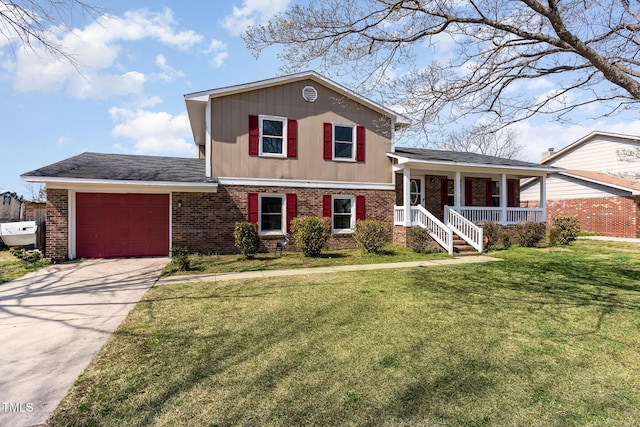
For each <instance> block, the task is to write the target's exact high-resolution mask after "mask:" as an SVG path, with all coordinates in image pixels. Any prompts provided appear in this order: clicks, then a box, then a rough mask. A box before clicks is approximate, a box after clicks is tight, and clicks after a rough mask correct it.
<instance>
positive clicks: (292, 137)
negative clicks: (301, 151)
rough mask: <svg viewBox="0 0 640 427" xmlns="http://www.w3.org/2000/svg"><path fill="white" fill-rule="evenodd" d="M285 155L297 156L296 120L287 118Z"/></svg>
mask: <svg viewBox="0 0 640 427" xmlns="http://www.w3.org/2000/svg"><path fill="white" fill-rule="evenodd" d="M287 157H289V158H296V157H298V121H297V120H293V119H288V120H287Z"/></svg>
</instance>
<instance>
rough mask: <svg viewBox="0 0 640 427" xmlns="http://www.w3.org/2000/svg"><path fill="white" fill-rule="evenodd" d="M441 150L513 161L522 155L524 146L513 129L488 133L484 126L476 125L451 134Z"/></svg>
mask: <svg viewBox="0 0 640 427" xmlns="http://www.w3.org/2000/svg"><path fill="white" fill-rule="evenodd" d="M441 148H443V149H445V150H451V151H465V152H471V153H480V154H486V155H488V156H496V157H502V158H505V159H513V158H516V157H518V156H519V155H520V154H521V153H522V149H523V148H524V145H523V144H521V143H520V142H519V141H518V132H516V131H515V130H513V129H502V130H500V131H497V132H490V131H487V130H486V129H485V128H484V125H476V126H467V127H462V128H461V129H459V130H456V131H453V132H451V133H450V134H449V135H448V137H447V139H446V141H445V143H444V144H442V146H441Z"/></svg>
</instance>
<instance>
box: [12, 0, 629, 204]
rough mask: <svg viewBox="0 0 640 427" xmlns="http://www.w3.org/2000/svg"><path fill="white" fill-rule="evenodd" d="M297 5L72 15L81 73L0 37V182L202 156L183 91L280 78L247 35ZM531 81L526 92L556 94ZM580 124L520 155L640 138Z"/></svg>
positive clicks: (552, 131)
mask: <svg viewBox="0 0 640 427" xmlns="http://www.w3.org/2000/svg"><path fill="white" fill-rule="evenodd" d="M289 3H290V0H270V1H264V0H231V1H227V2H197V3H196V2H184V1H182V2H178V1H172V0H166V1H164V2H161V3H157V2H151V1H121V0H113V1H110V2H109V3H108V6H106V7H108V8H109V15H108V16H102V17H100V18H99V22H98V23H96V22H92V21H91V20H90V19H89V18H88V17H87V18H83V17H79V18H78V17H76V18H77V20H76V21H75V22H74V23H73V24H74V25H73V28H71V29H61V30H58V31H57V37H58V39H59V40H60V42H61V43H62V45H63V47H65V48H66V49H67V50H68V51H69V52H71V53H72V54H73V55H74V56H75V57H76V59H77V61H78V63H79V64H80V66H79V70H76V69H74V68H73V67H72V66H71V65H70V64H69V63H68V62H65V61H63V60H59V59H55V58H51V57H48V56H47V55H44V54H41V55H34V54H33V53H29V52H25V51H22V50H19V49H18V50H16V51H15V54H12V53H11V50H10V49H9V46H8V44H7V42H6V40H1V39H0V99H2V102H1V103H0V117H1V118H2V119H1V123H2V126H1V127H0V147H1V149H2V156H1V157H0V158H1V159H2V166H1V167H0V189H6V190H10V191H16V192H18V193H19V194H25V196H26V195H28V189H27V188H26V184H25V183H24V182H22V181H21V180H20V178H19V175H20V174H21V173H24V172H28V171H30V170H33V169H36V168H38V167H41V166H45V165H47V164H50V163H53V162H56V161H59V160H62V159H64V158H67V157H70V156H73V155H76V154H79V153H81V152H83V151H95V152H110V153H130V154H154V155H169V156H183V157H193V156H195V153H196V149H195V145H194V144H193V140H192V136H191V131H190V128H189V124H188V120H187V116H186V111H185V104H184V100H183V95H184V94H185V93H190V92H196V91H199V90H205V89H211V88H216V87H221V86H227V85H232V84H240V83H245V82H250V81H255V80H259V79H264V78H270V77H274V76H276V75H277V74H278V66H279V63H278V61H277V58H276V53H277V52H276V50H275V49H271V50H268V51H266V52H263V53H262V54H261V56H260V59H259V60H256V59H255V58H254V56H253V54H252V52H250V51H248V50H247V49H246V47H245V45H244V42H243V41H242V39H241V38H240V33H241V32H242V31H243V30H244V29H245V28H246V27H247V26H248V25H251V24H255V23H261V22H266V20H267V19H269V18H270V17H271V16H273V14H275V13H277V12H280V11H283V10H285V9H286V8H287V7H288V6H289ZM442 50H443V51H444V50H446V46H445V44H444V43H443V45H442ZM78 71H80V72H78ZM341 83H346V84H348V82H341ZM535 85H536V86H535V87H529V88H526V90H538V91H544V90H551V89H552V88H551V86H550V84H549V82H545V81H539V82H536V83H535ZM584 113H585V114H587V113H589V112H586V111H585V112H584ZM581 123H582V124H581V125H576V124H572V125H563V124H560V123H550V122H548V121H546V120H545V119H543V118H539V119H536V120H531V121H528V122H523V123H520V124H519V125H518V126H517V130H518V131H519V132H520V136H521V138H522V139H523V142H525V144H526V149H525V150H524V151H523V153H522V155H521V157H522V158H524V159H525V160H530V161H537V160H538V159H539V155H540V152H541V151H542V150H544V149H546V148H547V147H555V148H556V149H558V148H561V147H563V146H565V145H567V144H569V143H571V142H573V141H575V140H577V139H579V138H581V137H582V136H584V135H586V134H588V133H589V132H591V131H593V130H602V131H609V132H620V133H629V134H635V135H638V134H639V133H640V121H638V120H637V117H624V116H617V117H614V118H612V119H607V120H597V121H584V122H581Z"/></svg>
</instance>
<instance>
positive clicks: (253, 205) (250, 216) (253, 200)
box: [247, 193, 258, 224]
mask: <svg viewBox="0 0 640 427" xmlns="http://www.w3.org/2000/svg"><path fill="white" fill-rule="evenodd" d="M247 221H249V222H252V223H255V224H257V223H258V193H249V194H247Z"/></svg>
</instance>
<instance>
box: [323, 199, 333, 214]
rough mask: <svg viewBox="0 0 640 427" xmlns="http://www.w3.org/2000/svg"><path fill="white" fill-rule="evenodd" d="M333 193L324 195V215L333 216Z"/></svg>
mask: <svg viewBox="0 0 640 427" xmlns="http://www.w3.org/2000/svg"><path fill="white" fill-rule="evenodd" d="M331 211H332V209H331V194H325V195H323V196H322V216H324V217H326V218H331Z"/></svg>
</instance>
